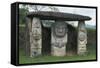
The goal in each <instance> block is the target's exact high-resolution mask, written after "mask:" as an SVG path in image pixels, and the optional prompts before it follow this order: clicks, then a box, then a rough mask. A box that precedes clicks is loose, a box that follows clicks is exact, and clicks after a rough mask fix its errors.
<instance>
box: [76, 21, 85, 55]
mask: <svg viewBox="0 0 100 68" xmlns="http://www.w3.org/2000/svg"><path fill="white" fill-rule="evenodd" d="M86 44H87V32H86V28H85V22H84V21H79V23H78V48H77V49H78V52H77V53H78V54H79V55H84V54H85V53H86V52H87V49H86Z"/></svg>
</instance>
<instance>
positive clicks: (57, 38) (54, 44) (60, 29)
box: [51, 21, 67, 56]
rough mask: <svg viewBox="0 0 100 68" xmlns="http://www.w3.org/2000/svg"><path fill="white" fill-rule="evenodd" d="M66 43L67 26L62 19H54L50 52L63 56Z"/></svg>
mask: <svg viewBox="0 0 100 68" xmlns="http://www.w3.org/2000/svg"><path fill="white" fill-rule="evenodd" d="M66 44H67V26H66V23H65V22H64V21H56V23H54V24H53V25H52V29H51V54H52V55H53V56H65V55H66Z"/></svg>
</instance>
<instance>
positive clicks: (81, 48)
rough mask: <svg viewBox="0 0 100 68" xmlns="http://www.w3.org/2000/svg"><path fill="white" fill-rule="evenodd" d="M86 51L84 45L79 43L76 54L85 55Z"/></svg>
mask: <svg viewBox="0 0 100 68" xmlns="http://www.w3.org/2000/svg"><path fill="white" fill-rule="evenodd" d="M86 52H87V50H86V45H79V48H78V55H85V54H86Z"/></svg>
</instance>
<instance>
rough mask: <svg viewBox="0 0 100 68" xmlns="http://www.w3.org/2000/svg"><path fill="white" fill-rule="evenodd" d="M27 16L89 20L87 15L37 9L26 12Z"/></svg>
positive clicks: (46, 18) (44, 18)
mask: <svg viewBox="0 0 100 68" xmlns="http://www.w3.org/2000/svg"><path fill="white" fill-rule="evenodd" d="M27 17H30V18H32V17H39V18H40V19H42V20H64V21H81V20H91V18H90V17H88V16H83V15H78V14H71V13H63V12H53V11H37V12H29V13H27Z"/></svg>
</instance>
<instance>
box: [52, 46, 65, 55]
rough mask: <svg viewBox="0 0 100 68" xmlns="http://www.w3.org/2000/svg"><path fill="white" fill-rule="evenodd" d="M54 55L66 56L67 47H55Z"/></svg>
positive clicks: (53, 49)
mask: <svg viewBox="0 0 100 68" xmlns="http://www.w3.org/2000/svg"><path fill="white" fill-rule="evenodd" d="M52 55H53V56H65V55H66V48H65V47H62V48H58V47H53V48H52Z"/></svg>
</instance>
